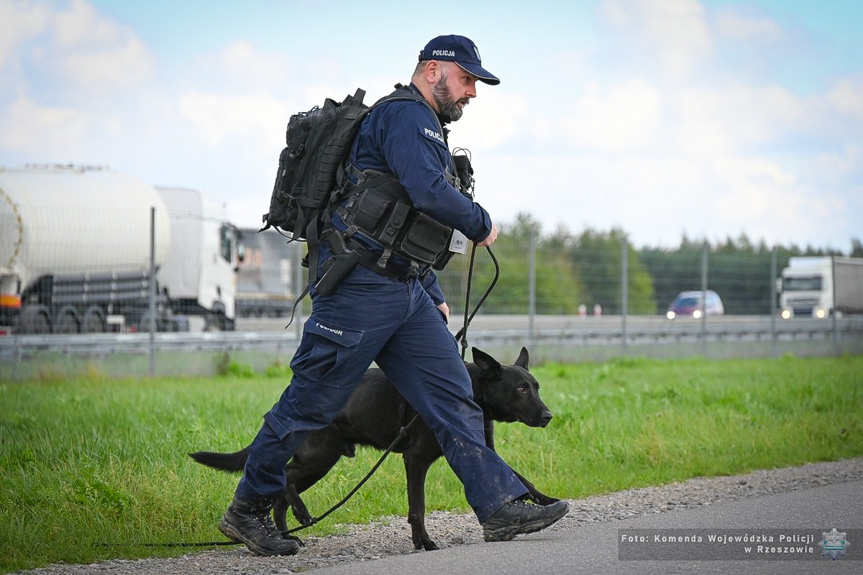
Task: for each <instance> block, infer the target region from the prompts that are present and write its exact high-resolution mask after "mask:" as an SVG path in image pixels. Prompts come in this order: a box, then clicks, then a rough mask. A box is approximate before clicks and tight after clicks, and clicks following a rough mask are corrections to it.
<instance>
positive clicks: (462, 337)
mask: <svg viewBox="0 0 863 575" xmlns="http://www.w3.org/2000/svg"><path fill="white" fill-rule="evenodd" d="M486 250H488V253H489V255H490V256H491V259H492V261H493V262H494V278H493V279H492V282H491V284H490V285H489V286H488V289H486V291H485V293H484V294H483V296H482V297H481V298H480V300H479V303H477V304H476V307H475V308H474V310H473V312H471V313H470V314H469V313H468V310H470V291H471V283H472V282H473V267H474V260H475V256H476V244H474V245H473V249H472V250H471V253H470V265H469V267H468V276H467V289H466V290H465V302H464V325H463V326H462V328H461V329H460V330H459V331H458V333H456V336H455V337H456V339H457V340H459V341H460V343H461V346H462V350H461V357H462V359H464V356H465V352H466V351H467V346H468V343H467V328H468V326H469V325H470V322H471V321H473V318H474V316H475V315H476V313H477V312H478V311H479V308H480V306H482V304H483V303H485V300H486V299H487V298H488V296H489V295H490V294H491V291H492V290H493V289H494V286H495V285H496V284H497V280H498V279H499V278H500V264H499V263H498V261H497V258H496V257H495V255H494V252H492V251H491V247H490V246H487V247H486ZM417 419H419V414H418V413H417V414H415V415H414V416H413V418H412V419H411V420H410V421H409V422H408V424H407V425H405V426H404V427H402V428H401V429H400V430H399V434H398V436H397V437H396V438H395V439H394V440H393V442H392V443H391V444H390V446H389V447H387V449H386V451H384V453H383V455H381V456H380V458H379V459H378V461H377V463H375V464H374V466H372V468H371V469H370V470H369V472H368V473H366V475H365V477H363V478H362V479H361V480H360V482H359V483H357V485H356V486H355V487H354V488H353V489H351V491H350V492H349V493H348V494H347V495H345V496H344V497H343V498H342V500H341V501H339V502H338V503H336V504H335V505H333V506H332V507H330V508H329V509H328V510H327V511H325V512H324V513H323V515H320V516H318V517H312V520H311V521H309V522H308V523H306V524H305V525H300V526H299V527H294V528H293V529H288V530H286V531H282V537H289V538H291V539H294V540H296V541H297V542H298V543H299V544H300V545H303V546H305V545H304V544H303V542H302V541H301V540H300V538H299V537H296V536H295V535H292V533H296V532H297V531H302V530H303V529H308V528H309V527H311V526H313V525H315V524H317V523H318V522H320V521H322V520H324V519H325V518H326V517H327V516H329V515H330V514H331V513H333V512H334V511H336V510H337V509H338V508H340V507H341V506H342V505H344V504H345V503H347V502H348V500H349V499H350V498H351V497H353V496H354V495H355V494H356V492H357V491H359V490H360V488H361V487H362V486H363V485H365V484H366V482H367V481H368V480H369V479H371V477H372V475H374V473H375V472H376V471H377V470H378V468H379V467H380V466H381V465H383V463H384V461H385V460H386V458H387V456H388V455H389V454H390V453H392V452H393V450H394V449H395V448H396V447H398V444H399V442H401V441H402V440H403V439H404V438H406V437H407V436H408V430H409V429H410V428H411V427H413V425H414V423H416V421H417ZM223 545H242V542H241V541H200V542H197V543H96V544H95V546H96V547H216V546H223Z"/></svg>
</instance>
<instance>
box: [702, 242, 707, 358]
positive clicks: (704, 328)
mask: <svg viewBox="0 0 863 575" xmlns="http://www.w3.org/2000/svg"><path fill="white" fill-rule="evenodd" d="M707 247H708V245H707V240H704V247H703V249H702V250H701V354H702V355H703V356H704V357H707Z"/></svg>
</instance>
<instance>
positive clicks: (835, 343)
mask: <svg viewBox="0 0 863 575" xmlns="http://www.w3.org/2000/svg"><path fill="white" fill-rule="evenodd" d="M830 277H831V280H830V284H831V285H832V286H833V296H832V299H833V309H832V310H827V313H829V314H830V315H831V316H832V318H833V354H834V355H837V356H838V355H839V318H838V317H837V316H836V313H837V310H836V256H835V255H831V256H830ZM831 312H832V313H831Z"/></svg>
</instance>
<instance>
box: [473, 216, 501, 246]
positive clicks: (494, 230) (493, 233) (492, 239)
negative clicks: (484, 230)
mask: <svg viewBox="0 0 863 575" xmlns="http://www.w3.org/2000/svg"><path fill="white" fill-rule="evenodd" d="M495 240H497V226H496V225H495V223H494V222H492V223H491V232H490V233H489V234H488V236H487V237H486V238H485V239H484V240H483V241H481V242H480V243H478V244H477V247H480V248H485V247H488V246H490V245H491V244H493V243H494V242H495Z"/></svg>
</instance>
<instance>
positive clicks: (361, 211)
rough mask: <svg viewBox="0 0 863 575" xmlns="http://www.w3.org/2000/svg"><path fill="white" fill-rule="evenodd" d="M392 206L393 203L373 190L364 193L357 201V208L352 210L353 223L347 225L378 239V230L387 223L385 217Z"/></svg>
mask: <svg viewBox="0 0 863 575" xmlns="http://www.w3.org/2000/svg"><path fill="white" fill-rule="evenodd" d="M370 192H371V193H370ZM391 206H392V202H391V201H389V200H388V199H386V198H385V197H383V196H381V195H380V194H376V193H374V192H373V191H372V190H367V191H364V192H362V193H361V194H360V196H359V198H358V199H357V205H356V208H354V209H353V210H351V211H352V212H353V217H352V218H351V221H349V222H346V223H347V224H348V225H355V226H357V228H359V230H360V231H361V232H363V233H364V234H366V235H368V236H369V237H372V238H376V237H377V232H378V228H379V227H380V225H381V223H382V222H384V221H385V218H384V216H385V215H386V213H387V212H388V211H389V210H390V207H391Z"/></svg>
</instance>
